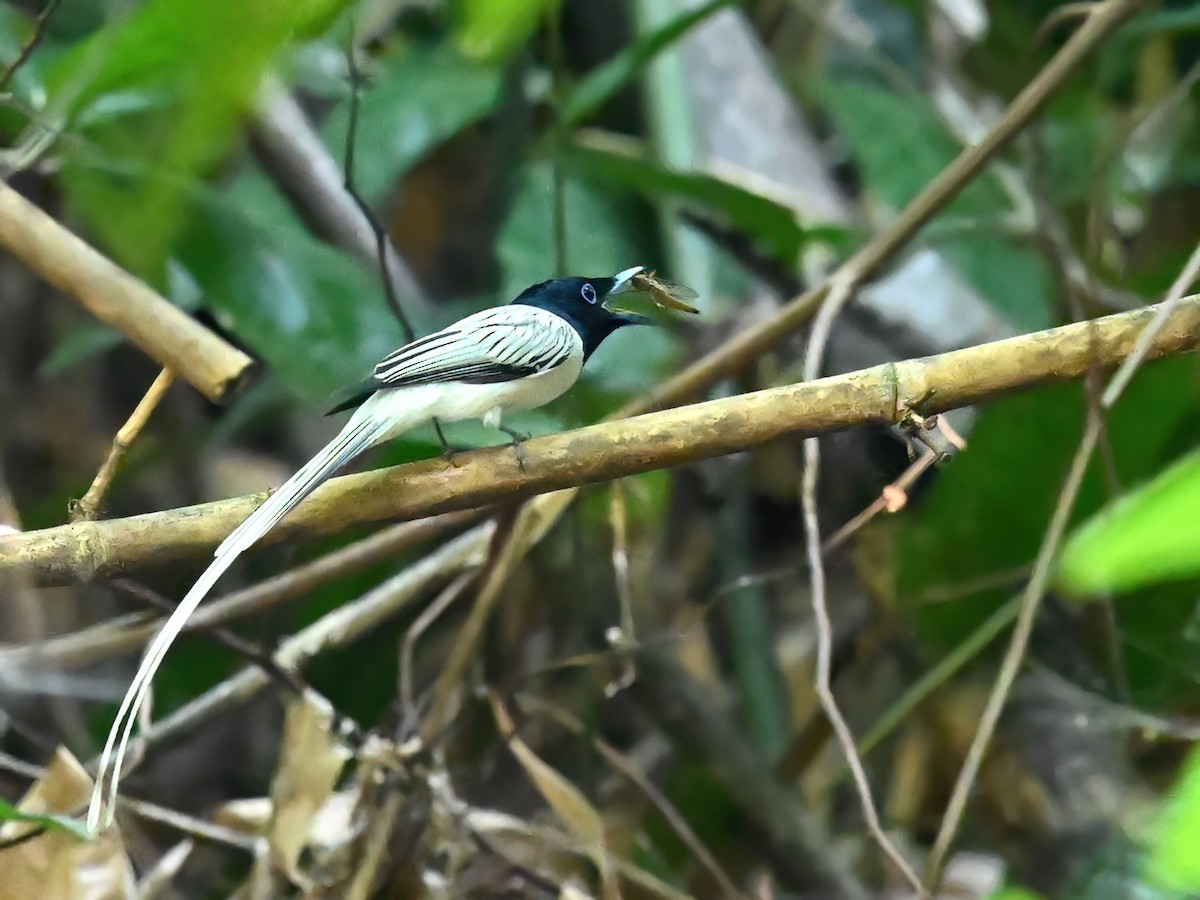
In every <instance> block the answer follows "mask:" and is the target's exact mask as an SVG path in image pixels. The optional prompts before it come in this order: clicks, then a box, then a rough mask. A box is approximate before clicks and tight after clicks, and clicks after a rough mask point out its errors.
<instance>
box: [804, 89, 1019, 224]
mask: <svg viewBox="0 0 1200 900" xmlns="http://www.w3.org/2000/svg"><path fill="white" fill-rule="evenodd" d="M817 96H818V97H819V98H820V100H821V101H822V102H823V103H824V105H825V109H826V111H827V112H828V113H829V115H830V116H832V117H833V120H834V121H835V122H836V123H837V126H838V128H839V130H840V131H841V133H842V135H843V137H845V139H846V141H847V143H848V144H849V145H850V152H851V154H852V155H853V156H854V158H855V160H856V161H857V162H858V164H859V167H860V170H861V172H862V177H863V183H864V186H865V188H866V190H867V193H868V195H869V196H870V197H871V198H872V199H874V200H875V201H876V202H877V203H882V204H883V205H885V206H887V207H890V208H891V209H894V210H899V209H902V208H903V207H904V206H905V205H907V204H908V202H909V201H911V200H912V199H913V198H914V197H916V196H917V194H918V193H920V191H921V190H922V188H924V187H925V185H927V184H928V183H929V182H930V181H932V180H933V179H934V178H936V177H937V176H938V174H940V173H941V171H942V169H944V168H945V167H946V166H947V165H948V164H949V163H950V161H951V160H953V159H954V158H955V157H956V156H957V155H958V154H959V151H960V150H962V146H961V145H960V144H959V142H958V141H957V140H956V139H955V138H954V136H953V135H952V134H951V133H950V131H949V130H948V129H947V128H946V127H945V126H944V125H943V124H942V122H941V121H940V120H939V119H938V116H937V114H936V112H935V111H934V109H933V106H932V105H931V104H930V102H929V100H928V99H927V98H925V97H923V96H921V95H918V94H916V93H914V92H902V91H898V90H895V89H893V88H890V87H887V86H885V85H882V84H879V83H878V82H875V81H871V80H868V79H866V78H862V77H853V76H842V77H838V78H836V79H832V78H830V79H826V80H825V81H823V82H821V83H819V84H818V85H817ZM1009 206H1010V204H1009V203H1008V198H1007V195H1006V194H1005V193H1004V190H1003V189H1002V188H1001V186H1000V183H999V182H998V181H997V180H996V177H995V176H994V175H992V174H990V173H988V172H985V173H983V174H982V175H981V176H979V177H978V178H976V179H975V180H974V181H973V182H972V183H971V184H970V185H969V186H968V187H967V188H966V190H964V191H963V192H962V193H961V194H960V195H959V196H958V197H957V198H956V199H955V200H954V202H953V203H951V204H950V206H949V207H948V209H947V213H952V214H955V215H969V216H979V215H997V214H1000V213H1003V212H1005V211H1006V210H1007V209H1008V208H1009Z"/></svg>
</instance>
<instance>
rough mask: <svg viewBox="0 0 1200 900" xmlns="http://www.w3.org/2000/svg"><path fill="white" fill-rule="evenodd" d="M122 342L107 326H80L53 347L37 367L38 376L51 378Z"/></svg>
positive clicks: (122, 336)
mask: <svg viewBox="0 0 1200 900" xmlns="http://www.w3.org/2000/svg"><path fill="white" fill-rule="evenodd" d="M124 340H125V336H124V335H122V334H121V333H120V332H119V331H114V330H113V329H112V328H109V327H108V326H107V325H96V324H89V325H80V326H79V327H78V328H76V329H74V330H73V331H71V332H69V333H68V334H67V335H66V336H65V337H64V338H63V339H62V340H60V341H59V342H58V344H57V345H55V347H54V349H53V350H52V351H51V352H50V355H49V356H47V357H46V358H45V359H44V360H43V361H42V364H41V365H40V366H38V375H40V376H41V377H42V378H53V377H54V376H55V375H58V374H61V373H62V372H65V371H66V370H67V369H70V368H73V367H75V366H77V365H79V364H80V363H81V362H84V361H85V360H88V359H91V358H92V357H94V356H98V355H100V354H101V353H107V352H108V351H109V350H112V349H113V348H114V347H119V346H121V344H122V343H123V342H124Z"/></svg>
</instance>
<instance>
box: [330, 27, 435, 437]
mask: <svg viewBox="0 0 1200 900" xmlns="http://www.w3.org/2000/svg"><path fill="white" fill-rule="evenodd" d="M355 31H356V27H355V19H354V10H353V9H352V10H351V17H350V43H349V46H347V48H346V68H347V69H348V71H349V73H350V111H349V114H348V115H347V117H346V153H345V160H346V163H345V166H344V167H343V169H342V187H343V188H345V191H346V193H347V194H349V195H350V199H351V200H353V201H354V205H355V206H356V207H357V208H358V211H359V213H360V214H361V215H362V218H363V219H364V220H365V221H366V223H367V225H368V226H369V227H370V229H371V233H372V234H373V235H374V236H375V256H376V259H377V260H378V264H379V278H380V280H381V281H382V282H383V295H384V297H385V298H386V299H387V304H388V307H389V308H390V309H391V310H392V315H393V316H395V317H396V320H397V321H398V322H399V323H400V328H401V329H402V330H403V332H404V340H405V341H412V340H413V338H415V337H416V336H417V334H416V332H415V331H414V330H413V326H412V322H410V321H409V319H408V315H407V314H406V313H405V312H404V307H403V306H401V305H400V295H399V293H398V292H397V291H396V284H395V281H394V280H393V278H392V274H391V268H390V266H389V260H393V259H394V260H396V261H399V256H398V255H397V253H396V248H395V247H393V246H392V239H391V238H390V237H389V236H388V233H387V230H386V229H385V228H384V227H383V223H382V222H380V221H379V218H378V217H377V216H376V215H375V213H374V211H373V210H372V209H371V205H370V204H369V203H367V201H366V200H364V199H363V197H362V195H361V194H359V192H358V188H357V187H356V186H355V181H354V153H355V150H356V149H357V147H358V112H359V108H360V106H361V103H360V101H361V100H362V86H363V76H362V72H360V71H359V68H358V56H357V54H356V50H357V47H356V42H355V37H354V35H355ZM414 286H415V281H414ZM433 431H434V434H436V435H437V439H438V443H439V444H441V447H442V455H443V456H445V457H447V458H450V457H451V456H453V454H454V451H453V450H452V449H451V447H450V442H449V441H448V440H446V433H445V432H444V431H442V423H441V422H440V421H438V420H437V419H436V418H434V419H433Z"/></svg>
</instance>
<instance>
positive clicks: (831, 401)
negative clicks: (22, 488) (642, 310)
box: [0, 296, 1200, 584]
mask: <svg viewBox="0 0 1200 900" xmlns="http://www.w3.org/2000/svg"><path fill="white" fill-rule="evenodd" d="M1158 312H1159V308H1158V307H1153V306H1152V307H1147V308H1145V309H1142V310H1136V311H1133V312H1127V313H1117V314H1115V315H1112V316H1106V317H1104V318H1101V319H1095V320H1093V321H1091V322H1086V323H1077V324H1072V325H1065V326H1062V327H1060V328H1052V329H1049V330H1047V331H1040V332H1036V333H1034V334H1029V335H1023V336H1020V337H1015V338H1010V339H1008V340H1004V341H996V342H994V343H990V344H982V345H980V346H978V347H969V348H967V349H964V350H955V351H952V352H950V353H943V354H939V355H937V356H927V357H923V358H921V359H913V360H907V361H904V362H898V363H889V364H886V365H883V366H876V367H873V368H870V369H864V370H862V371H859V372H853V373H850V374H848V375H839V376H836V377H832V378H824V379H821V380H820V381H816V382H812V383H802V384H794V385H788V386H786V387H779V388H771V389H769V390H763V391H757V392H754V393H750V394H744V395H739V396H735V397H728V398H724V399H721V400H713V401H709V402H706V403H698V404H695V405H693V406H686V407H680V408H677V409H672V410H666V411H663V412H658V413H653V414H648V415H644V416H638V417H636V418H632V419H622V420H618V421H614V422H606V423H603V424H599V425H592V426H589V427H587V428H581V429H578V430H576V431H568V432H565V433H562V434H556V435H551V436H548V437H544V438H538V439H536V440H531V441H529V442H527V443H526V444H524V445H523V446H524V467H523V468H522V467H521V466H519V465H518V464H517V462H516V460H515V459H514V457H513V454H512V452H511V450H510V449H509V448H508V447H507V446H504V447H496V448H491V449H488V450H480V451H473V452H469V453H463V454H461V455H460V456H459V457H457V458H456V460H455V463H456V465H453V466H452V465H449V464H447V463H446V462H445V461H443V460H440V459H434V460H425V461H423V462H418V463H412V464H409V465H403V466H396V467H394V468H390V469H381V470H378V471H375V472H368V473H364V474H359V475H348V476H345V477H342V478H336V479H332V480H331V481H330V482H329V483H327V484H326V485H324V486H323V487H322V488H321V489H320V490H318V491H317V492H316V493H315V494H314V495H313V497H312V499H310V500H308V501H306V502H305V503H303V504H302V505H301V506H300V507H299V508H298V509H297V510H296V512H295V513H293V514H292V515H291V516H289V517H288V518H287V519H285V520H284V521H283V522H282V523H280V525H279V527H278V528H276V529H275V530H274V531H272V532H271V533H270V534H269V535H268V536H267V538H266V539H265V540H266V542H281V541H295V540H298V539H308V538H313V537H318V536H324V535H329V534H336V533H340V532H343V531H345V530H346V529H347V528H351V527H353V526H356V525H364V524H367V523H371V522H383V521H392V520H395V519H414V518H419V517H421V516H428V515H433V514H435V513H440V512H446V511H450V510H456V509H468V508H472V507H477V506H482V505H485V504H492V503H497V502H501V501H505V500H512V499H514V498H518V497H524V496H529V495H531V494H537V493H543V492H547V491H556V490H559V489H561V488H565V487H570V486H578V485H584V484H591V483H595V482H600V481H607V480H612V479H615V478H621V477H624V476H626V475H633V474H638V473H641V472H648V471H651V470H653V469H661V468H668V467H670V466H676V465H682V464H685V463H690V462H694V461H696V460H699V459H705V458H709V457H714V456H720V455H723V454H728V453H734V452H738V451H741V450H745V449H748V448H750V447H756V446H759V445H762V444H764V443H767V442H768V441H771V440H774V439H776V438H779V437H782V436H784V435H805V436H808V435H815V434H822V433H825V432H828V431H834V430H838V429H844V428H850V427H852V426H855V425H862V424H866V423H869V422H896V421H897V419H898V418H900V417H902V416H903V415H905V414H907V412H908V411H909V410H914V411H918V412H919V413H920V414H922V415H930V414H933V413H938V412H944V411H946V410H948V409H953V408H956V407H960V406H966V405H969V404H971V403H976V402H978V401H980V400H985V399H988V398H990V397H995V396H997V395H999V394H1002V393H1005V392H1009V391H1013V390H1017V389H1020V388H1028V387H1033V386H1036V385H1039V384H1048V383H1051V382H1056V381H1062V380H1065V379H1071V378H1079V377H1082V376H1083V375H1085V374H1086V373H1087V371H1088V370H1089V368H1090V367H1091V366H1092V365H1094V364H1095V365H1100V366H1113V365H1115V364H1117V363H1119V362H1120V361H1121V360H1123V359H1124V358H1125V356H1126V355H1127V354H1128V353H1130V352H1131V351H1132V349H1133V347H1134V343H1135V342H1136V340H1137V338H1138V336H1139V335H1140V334H1141V333H1142V330H1143V329H1144V328H1145V326H1146V324H1147V323H1148V322H1149V321H1150V320H1151V319H1152V318H1154V317H1155V315H1156V313H1158ZM1198 341H1200V296H1196V297H1192V298H1188V299H1185V300H1183V301H1182V302H1181V303H1180V304H1179V305H1178V306H1177V307H1176V308H1175V309H1174V311H1173V312H1172V313H1171V314H1170V315H1169V316H1168V317H1166V320H1165V324H1164V326H1163V329H1162V330H1161V331H1160V332H1158V334H1157V335H1156V336H1155V338H1154V341H1153V343H1152V345H1151V347H1150V351H1149V352H1150V354H1151V355H1155V356H1161V355H1164V354H1170V353H1178V352H1182V351H1187V350H1191V349H1194V348H1195V346H1196V344H1197V342H1198ZM263 496H264V495H262V494H257V495H253V496H249V497H239V498H237V499H233V500H222V501H218V502H216V503H205V504H201V505H198V506H191V507H185V508H183V509H176V510H167V511H164V512H156V513H149V514H146V515H141V516H133V517H130V518H126V519H111V520H108V521H98V522H79V523H76V524H73V525H62V526H59V527H56V528H48V529H45V530H42V531H32V532H26V533H23V534H15V535H4V536H0V571H4V570H8V569H13V568H23V569H27V570H28V571H29V572H30V574H31V575H32V577H33V578H34V579H35V580H36V581H37V582H38V583H40V584H71V583H76V582H80V581H88V580H91V579H94V578H110V577H114V576H118V575H123V574H129V573H130V572H132V571H134V570H136V569H138V568H140V567H144V566H152V565H168V564H173V563H177V562H180V561H183V560H188V559H195V558H197V557H199V556H200V555H201V554H202V553H204V552H206V551H209V550H211V548H212V547H214V546H216V545H217V544H218V543H219V542H220V541H221V539H222V538H224V537H225V536H226V535H227V534H228V533H229V532H230V531H231V530H232V529H233V528H234V527H236V526H237V524H238V523H239V522H241V521H242V520H243V519H244V518H245V517H246V516H247V515H249V513H250V511H251V510H252V509H254V508H255V507H257V506H258V504H260V503H261V502H262V500H263Z"/></svg>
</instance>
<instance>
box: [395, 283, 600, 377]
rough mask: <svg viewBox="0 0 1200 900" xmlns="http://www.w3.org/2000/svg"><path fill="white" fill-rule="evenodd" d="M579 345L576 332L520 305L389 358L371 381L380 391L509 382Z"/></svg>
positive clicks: (463, 323) (480, 316) (556, 361)
mask: <svg viewBox="0 0 1200 900" xmlns="http://www.w3.org/2000/svg"><path fill="white" fill-rule="evenodd" d="M578 343H579V336H578V334H577V333H576V332H575V329H573V328H572V327H571V326H570V325H568V324H567V322H566V321H565V320H563V319H561V318H559V317H558V316H556V315H554V314H553V313H550V312H547V311H546V310H544V309H539V308H537V307H533V306H524V305H521V304H515V305H510V306H501V307H497V308H496V309H488V310H484V311H483V312H479V313H475V314H474V315H471V316H467V317H466V318H465V319H462V320H460V321H458V322H455V323H454V324H453V325H450V326H449V327H447V328H444V329H442V330H441V331H436V332H434V333H433V334H431V335H428V336H426V337H423V338H418V339H417V340H415V341H413V342H412V343H411V344H406V345H405V346H403V347H401V348H400V349H399V350H396V351H395V352H394V353H390V354H389V355H388V356H386V357H385V358H384V359H382V360H381V361H380V362H379V364H378V365H377V366H376V367H375V372H374V380H375V382H376V383H377V384H378V385H379V387H381V388H389V387H402V386H405V385H414V384H432V383H437V382H446V381H460V382H466V383H468V384H493V383H496V382H501V381H513V380H515V379H518V378H525V377H527V376H529V375H536V374H538V373H540V372H546V371H548V370H550V369H553V368H554V367H555V366H558V365H561V364H562V363H563V362H565V361H566V360H567V358H568V357H570V355H571V352H572V350H574V349H576V345H577V344H578Z"/></svg>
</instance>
